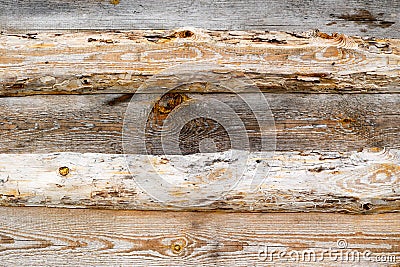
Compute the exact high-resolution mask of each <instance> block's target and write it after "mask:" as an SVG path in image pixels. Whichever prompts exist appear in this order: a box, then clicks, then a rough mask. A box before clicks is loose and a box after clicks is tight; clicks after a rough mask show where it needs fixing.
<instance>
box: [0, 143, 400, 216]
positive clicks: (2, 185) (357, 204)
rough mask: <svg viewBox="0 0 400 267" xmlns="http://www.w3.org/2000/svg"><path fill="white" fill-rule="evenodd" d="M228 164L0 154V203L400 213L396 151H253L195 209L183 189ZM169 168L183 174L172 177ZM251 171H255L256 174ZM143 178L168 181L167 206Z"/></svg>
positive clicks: (215, 159) (217, 159)
mask: <svg viewBox="0 0 400 267" xmlns="http://www.w3.org/2000/svg"><path fill="white" fill-rule="evenodd" d="M264 157H265V156H264ZM221 159H223V160H221ZM193 164H195V165H196V166H195V167H193V166H192V165H193ZM230 164H238V163H237V162H235V160H232V159H230V158H228V157H225V156H223V155H221V154H213V153H209V154H202V155H201V156H200V155H198V154H195V155H186V156H168V155H167V156H165V155H164V156H151V157H150V158H148V157H147V156H146V155H128V156H127V158H125V157H124V156H123V155H116V154H79V153H53V154H1V155H0V204H1V205H11V206H51V207H71V208H92V207H93V208H111V209H139V210H152V209H156V210H214V209H217V210H218V209H220V210H221V209H223V210H231V211H263V212H264V211H318V212H351V213H376V212H394V211H400V151H399V150H378V149H372V150H364V151H363V152H352V153H333V152H331V153H322V152H317V151H308V152H303V153H297V152H285V153H284V152H277V153H275V155H270V157H269V158H268V157H265V158H260V156H259V155H258V154H252V155H250V158H249V161H248V164H249V165H248V166H250V167H247V169H246V172H244V174H243V175H244V176H243V177H242V179H240V180H239V178H240V177H239V178H237V177H234V175H230V174H229V173H228V174H227V175H228V176H227V179H228V180H227V182H226V184H227V186H226V188H224V190H225V189H226V192H222V191H221V192H216V193H215V194H219V193H221V195H218V196H216V197H213V199H211V197H210V200H212V201H209V202H210V203H208V200H207V199H206V200H204V201H203V199H201V201H203V202H201V203H200V202H199V204H201V205H203V204H204V203H205V204H206V205H203V206H198V205H197V206H196V205H194V204H193V205H192V204H191V202H190V201H189V199H186V197H185V196H184V195H185V193H186V191H188V190H189V191H193V190H200V189H201V188H202V186H205V185H207V184H210V183H212V182H213V179H214V178H215V177H214V176H218V175H217V173H218V172H219V171H221V172H227V170H228V171H229V168H230ZM128 166H129V169H128ZM171 166H173V167H174V168H175V167H177V168H178V169H179V170H181V172H179V173H178V174H177V173H176V171H175V170H173V169H171ZM61 167H66V168H62V169H60V168H61ZM67 168H68V169H67ZM255 168H258V170H257V171H258V172H257V174H255V176H254V171H252V170H253V169H255ZM144 175H145V176H146V179H148V180H150V181H151V182H152V181H154V185H156V183H157V180H156V179H155V177H161V178H162V179H163V180H165V181H166V182H165V184H167V182H169V183H172V184H174V185H176V187H173V188H172V189H171V190H170V189H169V188H168V187H167V186H165V187H163V189H162V190H164V191H166V194H168V195H169V196H170V198H169V199H168V201H165V202H168V203H167V204H168V205H166V204H165V202H164V203H163V202H162V201H164V200H163V199H161V201H159V200H160V198H158V196H159V195H160V194H159V195H157V194H156V193H154V192H150V191H155V189H154V188H155V187H150V188H147V189H143V188H144V187H142V186H143V184H141V183H142V182H143V180H141V178H140V177H143V176H144ZM178 176H179V177H178ZM218 177H219V176H218ZM218 177H217V179H223V178H218ZM184 178H185V179H184ZM176 179H178V180H176ZM229 179H230V180H232V181H236V180H235V179H237V181H238V184H237V185H236V186H233V185H234V184H233V183H232V186H231V187H229V184H230V182H229V181H230V180H229ZM257 179H258V181H259V182H260V185H259V186H257V184H256V185H255V188H252V186H251V185H250V183H252V182H253V181H257ZM181 180H182V181H181ZM138 185H139V186H140V187H139V186H138ZM153 189H154V190H153ZM149 190H150V191H149ZM148 193H149V194H151V195H153V196H154V195H155V197H156V198H157V199H158V200H157V199H154V198H152V197H150V195H149V194H148ZM225 193H227V194H225ZM223 194H225V195H223ZM180 196H183V198H179V197H180ZM202 198H207V196H205V194H204V196H202ZM214 200H215V201H214ZM206 202H207V203H206ZM188 203H189V204H190V205H189V204H188ZM193 203H194V202H193ZM196 203H197V202H196Z"/></svg>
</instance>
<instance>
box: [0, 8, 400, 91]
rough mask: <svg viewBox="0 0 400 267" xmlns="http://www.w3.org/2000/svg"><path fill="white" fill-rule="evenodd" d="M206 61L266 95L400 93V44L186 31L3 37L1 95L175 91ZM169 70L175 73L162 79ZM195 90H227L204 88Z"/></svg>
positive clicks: (314, 35)
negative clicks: (151, 85) (152, 80)
mask: <svg viewBox="0 0 400 267" xmlns="http://www.w3.org/2000/svg"><path fill="white" fill-rule="evenodd" d="M74 3H77V2H74ZM89 3H90V1H89ZM200 62H210V63H215V64H217V66H213V67H210V69H206V70H202V71H204V72H207V71H208V72H209V73H211V74H213V75H214V76H215V75H218V77H217V78H219V79H220V80H224V79H225V80H226V79H229V78H232V77H236V78H237V77H241V76H247V77H248V78H249V79H251V80H252V81H253V82H254V84H255V85H256V86H257V87H258V88H259V89H260V90H262V91H265V92H275V93H276V92H317V93H321V92H334V93H337V92H340V93H359V92H362V93H376V92H390V93H399V88H400V87H399V84H400V81H399V79H400V78H399V65H400V45H399V40H397V39H391V40H389V39H388V40H383V39H376V40H375V39H360V38H350V37H346V36H344V35H342V34H335V35H332V36H330V35H327V34H325V33H321V32H318V31H312V32H308V33H304V34H288V33H282V32H265V31H248V32H238V31H230V32H224V31H218V32H215V31H214V32H212V31H204V30H188V29H181V30H175V31H154V30H153V31H147V32H146V31H132V32H79V33H65V32H64V33H57V32H47V33H38V34H26V35H24V34H6V33H3V34H1V35H0V83H1V88H0V95H3V96H4V95H8V96H18V95H31V94H57V93H65V94H92V93H133V92H135V91H136V89H137V88H139V87H140V86H142V85H143V83H144V82H145V81H146V80H147V79H148V78H149V77H152V76H153V75H154V74H157V75H158V77H157V79H158V85H159V86H160V87H162V86H165V85H166V84H167V85H168V86H169V87H170V88H173V87H174V86H179V85H181V84H179V83H177V81H176V76H180V75H189V74H190V73H182V70H180V72H179V71H178V70H179V69H177V68H176V66H177V65H179V64H184V63H186V64H188V65H187V66H188V67H187V69H194V68H195V66H196V64H198V63H200ZM222 66H223V67H224V68H225V69H222ZM221 69H222V70H221ZM227 69H228V70H227ZM163 70H168V72H166V73H165V72H164V73H161V74H160V72H161V71H163ZM257 87H255V88H257ZM258 88H257V90H259V89H258ZM177 90H179V88H178V89H177ZM189 90H190V91H192V92H195V91H196V92H226V89H224V88H222V87H220V88H208V87H207V86H205V85H204V84H203V85H202V86H197V87H195V86H192V87H191V88H190V89H189ZM246 90H247V91H248V90H250V91H251V88H244V89H243V91H246Z"/></svg>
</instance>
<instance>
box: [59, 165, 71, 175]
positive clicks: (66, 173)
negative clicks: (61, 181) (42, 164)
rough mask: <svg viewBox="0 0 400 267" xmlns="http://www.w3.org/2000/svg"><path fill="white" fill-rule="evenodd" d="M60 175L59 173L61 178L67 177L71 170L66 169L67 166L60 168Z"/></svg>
mask: <svg viewBox="0 0 400 267" xmlns="http://www.w3.org/2000/svg"><path fill="white" fill-rule="evenodd" d="M58 173H59V174H60V175H61V176H67V175H68V174H69V168H68V167H65V166H63V167H60V168H58Z"/></svg>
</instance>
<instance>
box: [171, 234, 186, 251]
mask: <svg viewBox="0 0 400 267" xmlns="http://www.w3.org/2000/svg"><path fill="white" fill-rule="evenodd" d="M186 245H187V242H186V240H185V239H184V238H179V239H175V240H172V242H171V251H172V253H173V254H175V255H182V253H183V251H184V249H185V247H186Z"/></svg>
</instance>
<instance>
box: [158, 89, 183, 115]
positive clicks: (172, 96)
mask: <svg viewBox="0 0 400 267" xmlns="http://www.w3.org/2000/svg"><path fill="white" fill-rule="evenodd" d="M188 99H189V98H188V97H187V96H186V95H184V94H178V93H167V94H165V95H163V96H162V97H161V98H160V99H159V100H158V101H157V103H155V105H154V111H155V112H157V113H161V114H169V113H170V112H171V111H172V110H173V109H174V108H175V107H177V106H179V105H180V104H182V103H183V102H184V101H186V100H188Z"/></svg>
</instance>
